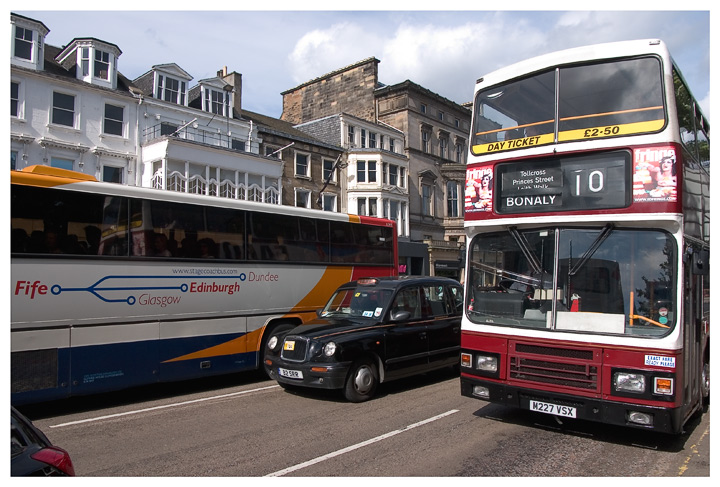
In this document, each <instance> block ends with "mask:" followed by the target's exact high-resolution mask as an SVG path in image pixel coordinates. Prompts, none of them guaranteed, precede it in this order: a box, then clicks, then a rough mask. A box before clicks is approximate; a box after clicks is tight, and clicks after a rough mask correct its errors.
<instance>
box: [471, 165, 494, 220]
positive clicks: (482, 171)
mask: <svg viewBox="0 0 720 487" xmlns="http://www.w3.org/2000/svg"><path fill="white" fill-rule="evenodd" d="M465 181H466V185H465V213H474V212H483V211H492V200H493V190H492V188H493V168H492V166H485V167H479V168H473V169H468V171H467V177H466V179H465Z"/></svg>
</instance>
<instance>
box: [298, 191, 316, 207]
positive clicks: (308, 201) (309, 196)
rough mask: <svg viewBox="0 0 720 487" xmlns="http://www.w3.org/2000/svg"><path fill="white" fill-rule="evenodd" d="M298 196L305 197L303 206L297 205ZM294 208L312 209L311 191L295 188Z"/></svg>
mask: <svg viewBox="0 0 720 487" xmlns="http://www.w3.org/2000/svg"><path fill="white" fill-rule="evenodd" d="M298 195H307V201H306V203H305V205H304V206H301V205H299V204H298ZM295 206H296V207H298V208H312V191H310V190H309V189H305V188H295Z"/></svg>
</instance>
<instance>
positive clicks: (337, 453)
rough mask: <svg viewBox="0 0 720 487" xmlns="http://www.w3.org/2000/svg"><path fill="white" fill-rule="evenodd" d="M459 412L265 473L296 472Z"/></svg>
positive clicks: (454, 411)
mask: <svg viewBox="0 0 720 487" xmlns="http://www.w3.org/2000/svg"><path fill="white" fill-rule="evenodd" d="M457 412H458V409H451V410H450V411H448V412H446V413H442V414H438V415H437V416H433V417H432V418H428V419H425V420H423V421H420V422H417V423H413V424H411V425H410V426H405V427H404V428H400V429H398V430H395V431H391V432H389V433H385V434H384V435H380V436H376V437H375V438H371V439H369V440H366V441H363V442H362V443H357V444H355V445H351V446H348V447H347V448H343V449H341V450H337V451H334V452H332V453H328V454H327V455H323V456H321V457H317V458H314V459H312V460H308V461H307V462H303V463H299V464H297V465H294V466H292V467H288V468H284V469H282V470H278V471H277V472H273V473H271V474H268V475H265V477H280V476H283V475H285V474H288V473H291V472H295V471H296V470H301V469H303V468H305V467H309V466H311V465H315V464H317V463H320V462H324V461H325V460H329V459H330V458H334V457H337V456H340V455H344V454H345V453H348V452H351V451H354V450H357V449H358V448H362V447H364V446H368V445H371V444H373V443H377V442H378V441H382V440H385V439H387V438H390V437H392V436H395V435H397V434H400V433H403V432H405V431H408V430H411V429H413V428H417V427H418V426H422V425H425V424H428V423H432V422H433V421H437V420H438V419H442V418H444V417H445V416H450V415H451V414H455V413H457Z"/></svg>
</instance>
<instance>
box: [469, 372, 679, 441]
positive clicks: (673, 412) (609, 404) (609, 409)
mask: <svg viewBox="0 0 720 487" xmlns="http://www.w3.org/2000/svg"><path fill="white" fill-rule="evenodd" d="M460 393H461V394H462V395H463V396H466V397H472V398H475V399H481V400H484V401H488V402H492V403H496V404H502V405H504V406H509V407H515V408H520V409H526V410H534V411H538V412H541V413H546V414H552V415H555V416H564V417H569V418H575V419H582V420H587V421H597V422H600V423H605V424H612V425H617V426H629V427H633V428H640V429H646V430H652V431H657V432H660V433H670V434H679V433H682V426H683V418H682V408H660V407H652V406H643V405H637V404H631V403H624V402H618V401H609V400H605V399H595V398H587V397H583V396H571V395H567V394H561V393H555V392H548V391H542V390H533V389H529V388H520V387H515V386H511V385H507V384H499V383H497V382H492V381H487V380H483V379H479V378H475V377H468V376H461V377H460ZM553 411H555V412H558V413H559V414H553ZM570 414H572V415H570ZM643 415H644V416H645V417H649V418H651V424H640V423H638V422H634V421H632V420H631V418H634V417H638V416H640V417H643Z"/></svg>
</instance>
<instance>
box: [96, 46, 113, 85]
mask: <svg viewBox="0 0 720 487" xmlns="http://www.w3.org/2000/svg"><path fill="white" fill-rule="evenodd" d="M93 51H95V53H94V55H93V78H96V79H101V80H103V81H110V76H111V73H112V59H111V56H112V55H111V54H110V53H109V52H107V51H103V50H102V49H98V48H96V47H95V48H93ZM98 56H100V59H98ZM105 57H106V58H107V59H104V58H105ZM103 66H105V69H106V73H105V76H102V75H101V73H102V67H103Z"/></svg>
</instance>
